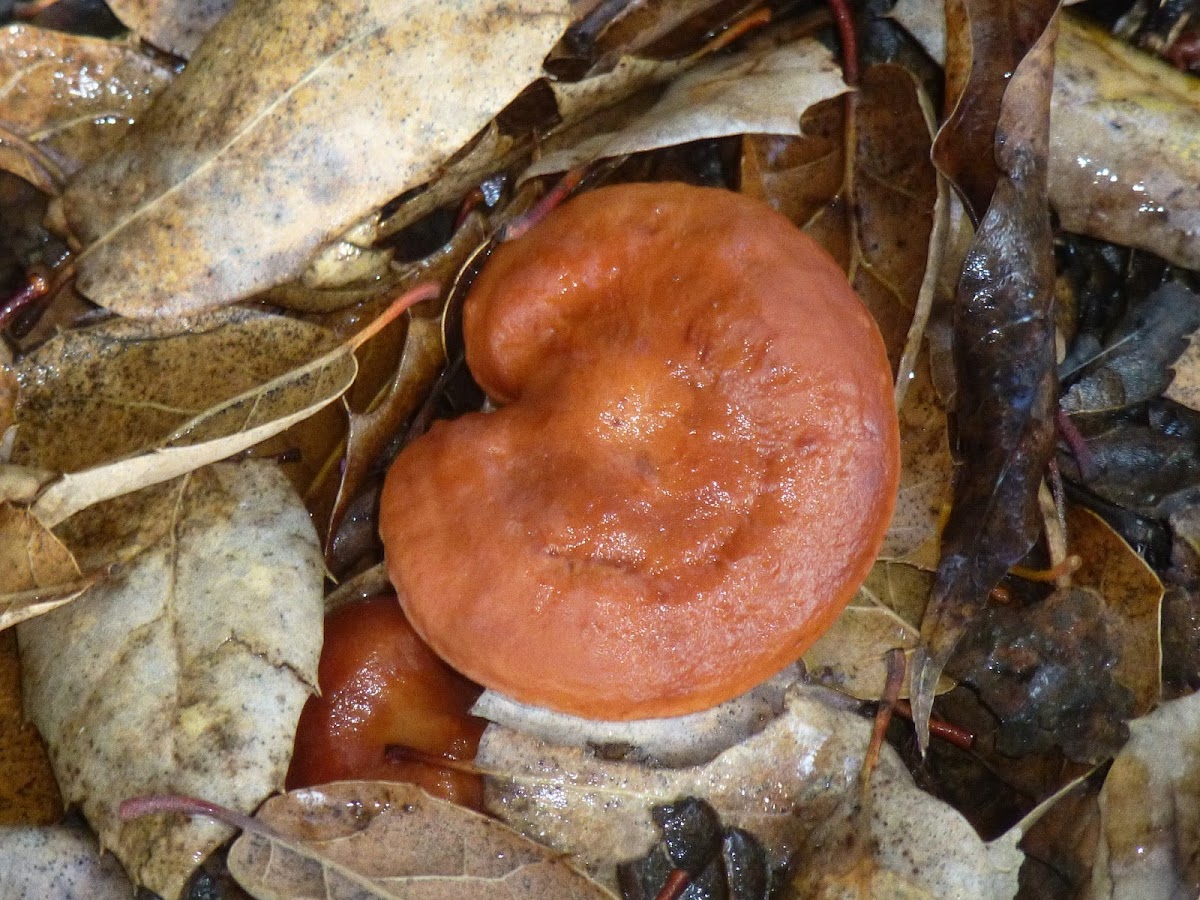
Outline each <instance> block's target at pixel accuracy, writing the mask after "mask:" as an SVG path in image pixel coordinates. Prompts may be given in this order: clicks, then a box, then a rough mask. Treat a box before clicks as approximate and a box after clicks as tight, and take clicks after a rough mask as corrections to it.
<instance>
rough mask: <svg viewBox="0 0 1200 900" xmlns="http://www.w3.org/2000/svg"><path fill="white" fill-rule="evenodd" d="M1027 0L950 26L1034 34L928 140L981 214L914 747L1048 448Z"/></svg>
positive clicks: (1046, 82)
mask: <svg viewBox="0 0 1200 900" xmlns="http://www.w3.org/2000/svg"><path fill="white" fill-rule="evenodd" d="M1034 5H1035V4H1031V5H1030V6H1029V7H1025V6H1022V7H1021V8H1020V9H1019V10H1013V9H1011V8H1006V7H1000V6H996V5H993V4H991V3H975V4H974V5H973V6H972V7H971V13H970V17H969V21H970V23H971V26H972V32H971V33H970V34H967V33H966V32H965V31H961V30H956V29H952V30H951V32H950V53H949V60H955V59H956V58H957V59H960V60H961V59H964V58H967V59H969V58H972V57H973V56H978V54H980V53H987V52H991V44H992V43H995V42H997V41H1001V39H1002V41H1003V42H1011V41H1012V39H1013V37H1014V35H1015V36H1017V37H1019V38H1020V39H1021V40H1022V41H1024V40H1026V39H1028V40H1029V41H1030V43H1029V44H1026V45H1025V46H1026V47H1028V53H1027V54H1024V58H1023V59H1020V64H1019V65H1018V66H1017V67H1016V71H1015V72H1014V73H1013V75H1012V77H1011V78H1010V79H1007V80H1004V79H999V80H1000V81H1002V82H1003V83H1004V84H1006V85H1007V87H1006V89H1005V90H1004V92H1003V95H1002V97H1000V96H997V97H994V98H993V95H992V87H991V86H990V82H987V83H986V84H985V85H984V86H982V87H981V88H980V90H981V93H979V94H978V95H977V96H976V95H975V94H974V93H973V92H974V90H975V88H974V84H975V81H974V78H975V74H974V73H972V79H971V80H970V81H967V82H964V92H963V96H962V97H961V98H959V102H958V104H957V107H956V109H957V110H959V111H960V113H961V115H956V116H955V118H954V119H952V122H954V123H955V124H954V125H953V126H944V127H943V130H942V131H941V132H939V138H938V139H937V141H935V154H936V155H937V157H938V158H939V159H940V161H941V164H943V165H945V164H947V163H951V164H952V167H951V170H950V171H951V173H952V174H953V175H954V177H961V178H964V179H965V181H964V183H962V184H957V185H956V186H957V187H958V188H959V189H960V190H961V191H962V192H963V193H964V194H965V195H966V196H967V197H969V198H970V200H971V202H972V203H973V204H974V205H975V207H976V208H977V209H980V210H981V209H984V208H985V207H986V210H987V212H986V213H985V214H984V215H983V218H982V221H981V222H980V225H979V230H978V232H977V233H976V236H975V240H974V243H973V244H972V245H971V248H970V250H969V251H968V254H967V260H966V264H965V267H964V269H963V276H962V278H961V280H960V282H959V289H958V297H957V300H956V304H955V308H954V333H955V349H954V354H955V364H956V370H957V375H958V378H957V381H958V385H957V391H958V393H957V398H956V405H957V419H956V426H957V427H956V434H955V435H954V436H953V439H952V444H953V445H954V446H955V449H956V453H957V456H958V458H959V459H960V461H961V462H962V463H963V466H962V468H961V469H960V470H959V475H958V478H957V479H956V482H955V488H954V505H953V507H952V509H951V513H950V518H949V520H948V521H947V523H946V527H945V530H944V531H943V533H942V557H941V561H940V562H939V564H938V572H937V579H936V581H935V582H934V587H933V591H932V594H931V597H930V603H929V607H928V609H927V610H926V613H925V618H924V620H923V621H922V624H921V639H922V647H921V648H920V649H919V650H918V652H917V654H916V657H915V669H916V674H915V676H914V684H916V685H917V690H916V691H915V692H914V695H913V709H914V721H915V722H916V723H917V736H918V741H919V742H920V744H921V747H922V748H925V747H926V746H927V745H928V740H929V734H928V721H929V715H930V710H931V707H932V704H933V691H934V687H935V685H936V684H937V679H938V676H939V674H940V673H941V670H942V668H943V667H944V666H945V664H946V661H947V659H949V657H950V653H951V652H952V650H953V648H954V645H955V643H956V642H957V641H958V639H959V638H960V637H961V636H962V634H963V633H964V632H965V631H966V629H967V628H968V627H969V625H970V621H971V619H972V618H973V617H974V616H975V615H976V614H977V613H978V612H979V610H981V609H982V608H983V607H984V604H985V603H986V602H987V597H988V594H989V593H990V591H991V590H992V588H993V587H995V585H996V584H997V583H998V582H999V580H1000V578H1001V577H1003V575H1004V573H1005V572H1007V571H1008V569H1009V567H1010V566H1012V565H1013V564H1015V563H1016V562H1017V561H1018V560H1020V559H1021V558H1022V557H1023V556H1024V555H1025V554H1026V553H1027V552H1028V550H1029V548H1030V547H1031V546H1032V544H1033V542H1034V540H1035V539H1036V537H1037V533H1038V529H1039V527H1040V521H1041V517H1040V513H1039V510H1038V503H1037V493H1038V487H1039V485H1040V484H1041V480H1042V475H1043V473H1044V472H1045V469H1046V465H1047V463H1048V462H1049V460H1050V458H1051V455H1052V454H1053V452H1054V440H1055V428H1054V415H1053V412H1054V407H1055V403H1056V399H1057V385H1056V381H1055V369H1054V365H1055V356H1054V319H1053V315H1052V311H1051V305H1052V302H1053V287H1054V260H1053V247H1052V234H1051V230H1050V219H1049V211H1048V205H1047V200H1046V153H1047V144H1048V134H1047V132H1048V130H1049V107H1050V88H1051V83H1052V80H1053V73H1054V40H1055V35H1056V32H1057V16H1056V9H1057V3H1050V2H1044V0H1043V2H1040V3H1039V4H1036V5H1037V6H1038V9H1037V10H1036V11H1035V10H1034V9H1033V6H1034ZM960 12H964V11H962V10H960ZM1031 17H1032V18H1031ZM1039 17H1040V21H1039V23H1038V24H1037V27H1034V20H1035V19H1038V18H1039ZM961 27H962V26H961V25H960V29H961ZM1012 49H1013V48H1012V46H1011V44H1010V43H1008V44H1006V46H1005V48H1004V52H1003V53H1001V55H999V56H998V58H997V60H996V63H997V64H1003V62H1004V60H1006V59H1009V57H1008V55H1007V53H1008V52H1009V51H1011V50H1012ZM997 52H999V48H997ZM1021 55H1022V54H1018V58H1019V57H1020V56H1021ZM1013 61H1014V62H1015V60H1013ZM988 65H991V63H990V62H989V63H988ZM952 69H953V66H952V65H950V63H949V62H948V64H947V79H948V80H950V75H951V70H952ZM992 77H995V71H993V72H992ZM950 83H951V84H953V83H954V82H953V81H952V80H951V81H950ZM949 96H951V97H953V96H954V95H953V94H949ZM993 100H994V102H995V103H996V104H998V108H996V109H992V110H991V112H990V113H989V114H990V115H992V116H994V118H992V119H991V123H989V124H987V126H986V130H987V131H988V133H989V135H990V137H989V140H988V141H987V142H986V143H985V144H983V145H982V146H980V144H979V141H978V139H977V134H976V132H978V131H979V130H980V129H982V128H984V125H985V120H984V119H983V118H982V115H983V113H982V112H981V110H982V109H983V108H984V107H987V108H991V104H992V103H993ZM968 111H969V113H970V114H969V115H968V114H967V112H968ZM948 127H949V130H947V128H948ZM993 128H994V133H993ZM964 154H982V155H983V157H984V158H985V159H987V160H989V161H992V160H994V166H995V167H996V168H995V172H994V173H993V174H994V176H995V177H994V178H988V177H985V176H986V173H983V172H982V171H974V170H973V169H970V168H964V167H963V166H962V165H961V163H962V162H963V160H962V158H961V157H962V156H963V155H964ZM973 165H974V162H972V163H971V166H973ZM989 183H994V185H995V189H994V192H993V191H992V190H990V188H989Z"/></svg>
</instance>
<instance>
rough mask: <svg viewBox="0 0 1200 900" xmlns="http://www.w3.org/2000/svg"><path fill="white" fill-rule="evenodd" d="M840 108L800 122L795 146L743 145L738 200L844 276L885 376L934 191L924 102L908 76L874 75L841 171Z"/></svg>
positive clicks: (817, 111)
mask: <svg viewBox="0 0 1200 900" xmlns="http://www.w3.org/2000/svg"><path fill="white" fill-rule="evenodd" d="M846 106H847V104H846V103H845V102H844V101H843V100H831V101H826V102H824V103H821V104H820V105H818V106H816V107H814V108H813V109H811V110H810V111H809V112H808V113H807V114H806V115H805V116H804V118H803V119H802V121H801V131H802V136H801V137H798V138H786V139H784V138H778V137H774V138H772V137H765V136H758V135H748V136H747V137H746V139H745V141H744V142H743V160H742V190H743V191H744V192H745V193H747V194H750V195H751V196H757V197H761V198H762V199H764V200H766V201H767V202H768V203H770V204H771V205H772V206H774V207H775V208H776V209H778V210H780V211H781V212H782V213H784V214H785V215H786V216H788V218H790V219H791V220H792V221H793V222H795V223H796V224H798V225H800V226H801V227H803V228H804V229H805V230H806V231H808V232H809V233H810V234H811V235H812V236H813V237H814V238H816V239H817V240H818V241H819V242H820V243H821V244H822V245H823V246H824V247H825V249H827V250H828V251H829V252H830V253H832V254H833V256H834V258H835V259H837V261H838V262H839V264H841V266H842V267H843V268H844V269H845V270H846V272H847V274H848V275H849V277H850V281H851V283H852V284H853V285H854V289H855V291H857V292H858V295H859V296H860V297H862V299H863V302H864V303H866V304H867V308H868V309H870V310H871V314H872V315H873V316H874V317H875V321H876V322H877V323H878V324H879V327H880V331H881V332H882V333H883V338H884V342H885V343H886V344H887V347H888V357H889V358H890V359H891V361H892V365H893V367H895V366H896V364H898V363H899V361H900V357H901V354H902V353H903V350H904V345H905V341H906V337H907V335H908V331H909V327H910V325H911V323H912V318H913V311H914V310H915V309H916V306H917V298H918V295H919V294H920V292H921V284H922V281H923V279H924V275H925V269H926V259H927V256H928V252H929V235H930V232H931V230H932V228H933V210H934V203H935V201H936V197H937V185H936V180H935V175H934V171H933V167H932V166H931V165H930V163H929V147H930V141H931V137H930V129H931V127H932V126H931V122H930V121H929V110H928V108H927V101H926V100H924V99H923V98H922V96H921V94H920V90H919V88H918V86H917V83H916V81H915V80H914V78H913V76H912V74H911V73H910V72H908V70H906V69H903V68H901V67H900V66H895V65H888V64H884V65H878V66H872V67H870V68H868V69H867V70H866V71H864V72H863V74H862V79H861V85H860V88H859V91H858V93H857V95H856V96H855V99H854V103H853V104H852V106H853V109H854V111H855V112H854V128H853V130H852V132H851V134H850V135H849V138H850V139H851V140H853V141H854V143H855V148H856V150H855V154H854V164H853V166H852V167H847V166H846V162H845V160H846V157H845V149H844V148H845V140H846V135H845V134H844V123H845V114H844V113H845V109H846Z"/></svg>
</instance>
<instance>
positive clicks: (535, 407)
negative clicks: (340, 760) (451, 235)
mask: <svg viewBox="0 0 1200 900" xmlns="http://www.w3.org/2000/svg"><path fill="white" fill-rule="evenodd" d="M463 317H464V318H463V321H464V337H465V342H466V356H467V363H468V365H469V367H470V369H471V372H472V374H473V375H474V377H475V379H476V381H477V382H478V383H479V385H480V386H481V387H482V388H483V389H484V390H485V391H486V392H487V394H488V396H489V397H490V398H491V399H492V401H493V403H494V404H495V405H496V407H497V408H496V409H495V411H492V412H486V413H474V414H470V415H466V416H462V417H461V418H458V419H454V420H452V421H444V422H438V423H436V424H435V425H434V426H433V427H432V428H431V429H430V430H429V432H428V433H427V434H425V435H424V436H422V437H421V438H419V439H418V440H416V441H414V442H413V443H411V444H410V445H409V446H408V447H407V448H406V449H405V450H404V451H403V452H402V453H401V454H400V455H399V457H398V458H397V460H396V462H395V463H394V464H393V466H392V468H391V470H390V471H389V473H388V476H387V479H386V483H385V486H384V491H383V497H382V503H381V510H380V530H381V533H382V536H383V541H384V546H385V552H386V558H387V565H388V570H389V574H390V576H391V578H392V581H393V583H394V584H395V585H396V587H397V590H398V593H399V596H400V599H401V603H402V604H403V607H404V610H405V612H406V614H407V615H408V618H409V620H410V621H411V623H412V625H413V627H414V628H415V629H416V630H417V632H419V633H420V635H421V636H422V637H423V638H424V639H425V640H426V641H427V642H428V643H429V644H430V646H431V647H433V649H434V650H435V651H436V652H437V653H438V654H439V655H440V656H441V657H442V658H443V659H445V660H446V661H447V662H449V663H450V664H451V665H452V666H453V667H454V668H456V669H458V670H459V671H460V672H463V673H464V674H466V675H467V676H468V677H470V678H471V679H473V680H474V681H477V682H479V683H480V684H483V685H485V686H487V687H489V688H493V689H495V690H497V691H499V692H501V693H503V694H506V695H508V696H510V697H513V698H514V699H517V700H520V701H522V702H525V703H530V704H535V705H538V706H544V707H548V708H550V709H554V710H558V711H561V712H565V713H570V714H573V715H577V716H584V717H587V718H592V719H615V720H624V719H642V718H653V717H662V716H676V715H682V714H685V713H690V712H694V711H696V710H700V709H706V708H708V707H711V706H715V705H716V704H718V703H721V702H722V701H724V700H727V699H729V698H731V697H734V696H736V695H738V694H740V693H742V692H744V691H746V690H748V689H750V688H751V687H753V686H754V685H756V684H758V683H760V682H762V681H764V680H765V679H767V678H769V677H770V676H772V675H773V674H775V673H776V672H778V671H780V670H781V669H783V668H784V667H785V666H787V665H788V664H790V663H792V662H794V661H795V660H796V659H797V657H799V656H800V654H802V653H803V652H804V650H805V649H806V648H807V647H808V646H809V645H810V644H811V643H812V642H813V641H814V640H816V638H817V637H819V636H820V634H821V633H822V632H823V631H824V630H825V629H826V628H827V627H828V626H829V625H830V623H832V622H833V620H834V619H835V618H836V617H837V615H838V614H839V613H840V612H841V610H842V609H843V607H845V605H846V604H847V603H848V602H849V600H850V598H851V597H852V596H853V594H854V593H855V591H856V590H857V588H858V586H859V585H860V584H861V582H862V581H863V579H864V578H865V577H866V574H867V571H868V569H869V568H870V566H871V564H872V562H873V561H874V559H875V557H876V554H877V553H878V550H879V547H880V544H881V542H882V540H883V535H884V532H885V530H886V528H887V525H888V522H889V520H890V518H891V514H892V509H893V506H894V503H895V496H896V490H897V482H898V477H899V436H898V431H897V421H896V412H895V408H894V404H893V400H892V385H891V370H890V367H889V364H888V360H887V354H886V351H885V348H884V344H883V340H882V338H881V337H880V335H879V331H878V329H877V328H876V326H875V323H874V321H873V320H872V318H871V316H870V315H869V313H868V312H867V310H866V309H865V308H864V306H863V304H862V302H861V301H860V300H859V298H858V297H857V296H856V295H855V293H854V291H853V290H852V289H851V287H850V285H849V284H848V283H847V281H846V276H845V275H844V274H843V273H842V272H841V270H840V269H839V268H838V266H837V264H836V263H835V262H834V261H833V260H832V259H831V258H830V257H829V255H828V254H827V253H826V252H825V251H824V250H823V249H822V248H821V247H820V246H819V245H817V244H816V242H814V241H813V240H812V239H810V238H809V237H808V236H807V235H805V234H804V233H803V232H801V231H800V230H798V229H797V228H796V227H795V226H794V225H793V224H792V223H791V222H789V221H788V220H787V219H786V218H784V217H783V216H782V215H779V214H778V213H776V212H774V211H773V210H771V209H770V208H769V207H767V206H765V205H764V204H762V203H760V202H758V201H755V200H752V199H750V198H747V197H744V196H741V195H739V194H735V193H732V192H729V191H724V190H719V189H711V188H697V187H690V186H685V185H681V184H633V185H621V186H616V187H609V188H603V189H600V190H596V191H592V192H590V193H586V194H583V195H581V196H579V197H577V198H576V199H573V200H571V201H570V202H568V203H566V204H565V205H564V206H562V207H560V208H559V209H557V210H555V211H554V212H553V213H551V214H550V215H549V216H548V217H547V218H546V219H545V220H543V221H542V222H541V223H540V224H539V225H537V226H535V227H534V228H533V229H532V230H531V231H530V232H529V233H527V234H526V235H525V236H523V237H521V238H519V239H517V240H514V241H512V242H510V243H507V244H504V245H502V246H500V247H499V248H498V249H497V250H496V252H495V253H494V254H493V256H492V257H491V259H490V260H489V261H488V262H487V265H486V266H485V268H484V270H483V272H482V273H481V275H480V276H479V278H478V279H477V280H476V282H475V284H474V285H473V286H472V288H471V291H470V294H469V295H468V298H467V300H466V304H465V308H464V313H463Z"/></svg>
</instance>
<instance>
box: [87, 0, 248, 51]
mask: <svg viewBox="0 0 1200 900" xmlns="http://www.w3.org/2000/svg"><path fill="white" fill-rule="evenodd" d="M108 7H109V9H111V10H112V11H113V15H115V16H116V17H117V18H118V19H120V20H121V24H122V25H124V26H125V27H126V28H128V29H129V30H130V31H132V32H133V33H134V34H136V35H137V36H138V37H140V38H142V39H143V40H144V41H146V42H147V43H149V44H153V45H154V46H155V47H158V48H159V49H160V50H166V51H167V52H168V53H174V54H175V55H176V56H182V57H184V58H185V59H186V58H187V57H189V56H191V55H192V54H193V53H194V52H196V48H197V47H198V46H200V41H201V40H203V38H204V35H206V34H207V33H208V32H209V30H210V29H211V28H212V27H213V26H214V25H216V24H217V22H219V21H220V20H221V17H222V16H223V15H225V13H227V12H228V11H229V10H230V9H231V8H232V7H233V0H112V2H111V3H109V4H108Z"/></svg>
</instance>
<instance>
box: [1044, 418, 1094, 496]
mask: <svg viewBox="0 0 1200 900" xmlns="http://www.w3.org/2000/svg"><path fill="white" fill-rule="evenodd" d="M1054 421H1055V423H1056V424H1057V425H1058V433H1059V434H1060V435H1061V436H1062V439H1063V440H1064V441H1066V442H1067V446H1068V447H1069V448H1070V449H1071V455H1072V456H1074V457H1075V462H1076V463H1077V464H1078V466H1079V477H1080V478H1082V479H1083V480H1084V481H1091V480H1092V479H1093V478H1095V477H1096V476H1097V475H1098V474H1100V473H1099V471H1098V469H1099V467H1098V466H1097V465H1096V457H1095V456H1093V455H1092V451H1091V450H1090V449H1089V448H1088V445H1087V441H1086V440H1085V439H1084V437H1083V435H1082V434H1080V432H1079V429H1078V428H1077V427H1075V423H1074V422H1073V421H1072V420H1071V417H1070V416H1069V415H1067V414H1066V413H1065V412H1064V411H1063V410H1062V408H1061V407H1060V408H1059V409H1058V410H1057V411H1056V412H1055V414H1054Z"/></svg>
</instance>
